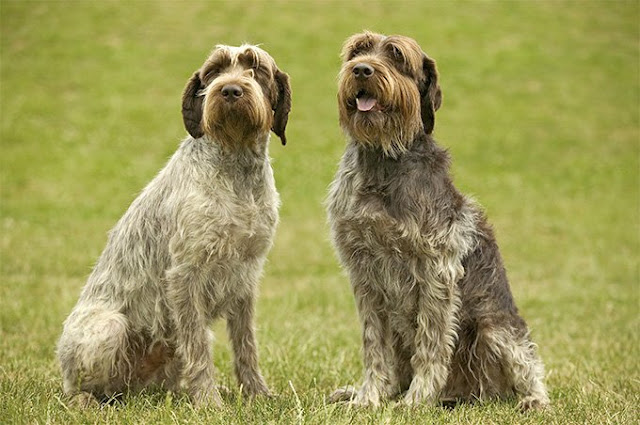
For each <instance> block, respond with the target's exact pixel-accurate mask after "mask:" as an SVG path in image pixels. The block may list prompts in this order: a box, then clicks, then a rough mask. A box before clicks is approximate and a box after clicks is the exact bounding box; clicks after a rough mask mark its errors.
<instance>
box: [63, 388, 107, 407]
mask: <svg viewBox="0 0 640 425" xmlns="http://www.w3.org/2000/svg"><path fill="white" fill-rule="evenodd" d="M69 405H70V406H73V407H79V408H81V409H87V408H90V407H98V406H100V402H99V401H98V399H97V398H95V397H94V396H93V394H90V393H87V392H81V393H79V394H76V395H74V396H73V397H71V399H70V400H69Z"/></svg>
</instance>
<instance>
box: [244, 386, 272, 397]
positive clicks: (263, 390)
mask: <svg viewBox="0 0 640 425" xmlns="http://www.w3.org/2000/svg"><path fill="white" fill-rule="evenodd" d="M242 394H244V395H245V396H247V397H251V398H255V397H266V398H271V397H273V396H274V395H273V393H272V392H271V390H269V387H268V386H267V384H265V383H264V382H259V383H257V384H254V385H251V386H247V387H243V388H242Z"/></svg>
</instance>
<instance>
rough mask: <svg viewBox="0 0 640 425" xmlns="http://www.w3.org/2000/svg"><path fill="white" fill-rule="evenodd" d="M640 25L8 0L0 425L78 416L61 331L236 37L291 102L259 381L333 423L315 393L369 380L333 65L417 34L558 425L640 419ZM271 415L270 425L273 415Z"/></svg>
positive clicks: (482, 7)
mask: <svg viewBox="0 0 640 425" xmlns="http://www.w3.org/2000/svg"><path fill="white" fill-rule="evenodd" d="M639 23H640V11H639V3H638V2H637V1H629V2H624V1H615V2H614V1H580V2H578V1H572V2H556V1H553V2H545V1H539V2H525V1H503V2H475V1H463V2H445V1H415V2H412V1H403V2H391V1H389V2H381V1H306V2H303V1H295V2H294V1H292V2H289V1H237V2H231V1H230V2H204V1H184V2H178V1H175V2H174V1H154V2H151V1H128V2H124V1H122V2H120V1H105V2H89V1H74V2H59V1H6V0H3V1H1V2H0V36H1V39H0V47H1V50H0V72H1V74H0V91H1V99H0V108H1V109H0V125H1V127H0V130H1V133H0V136H1V139H0V142H1V155H0V176H1V181H0V184H1V185H0V195H1V198H0V214H1V216H0V219H1V226H2V227H1V230H0V249H1V252H0V267H1V268H0V273H1V274H0V365H1V366H0V380H1V381H0V390H1V391H0V406H4V407H0V422H2V418H3V417H4V418H5V419H16V418H30V420H29V421H30V422H40V421H42V422H44V421H47V418H51V417H52V418H53V421H54V422H55V421H56V420H63V418H67V416H65V415H68V414H69V413H65V412H66V411H65V409H64V408H63V407H62V404H61V403H58V402H57V401H56V400H57V398H58V397H59V395H60V390H61V388H60V379H59V373H58V368H57V364H56V362H55V356H54V347H55V342H56V340H57V338H58V336H59V334H60V331H61V326H62V321H63V320H64V318H65V317H66V315H67V314H68V313H69V312H70V310H71V308H72V307H73V305H74V303H75V301H76V300H77V296H78V294H79V291H80V289H81V287H82V286H83V284H84V282H85V280H86V277H87V276H88V274H89V272H90V270H91V266H92V264H93V263H94V262H95V260H96V259H97V257H98V255H99V254H100V252H101V251H102V249H103V247H104V244H105V241H106V233H107V231H108V230H109V229H110V228H111V227H112V226H113V225H114V224H115V222H116V221H117V220H118V218H119V217H120V216H121V215H122V214H123V213H124V211H125V210H126V208H127V207H128V205H129V204H130V202H131V201H132V200H133V199H134V198H135V196H136V195H137V193H138V192H139V191H140V190H141V189H142V188H143V187H144V186H145V184H146V183H148V182H149V181H150V180H151V179H152V178H153V176H154V175H155V174H156V173H157V172H158V171H159V170H160V169H161V167H162V166H163V165H164V163H165V162H166V161H167V159H168V158H169V157H170V156H171V155H172V153H173V152H174V151H175V149H176V148H177V146H178V144H179V142H180V140H181V139H182V138H184V137H185V136H186V131H185V130H184V127H183V125H182V118H181V114H180V106H181V105H180V96H181V92H182V89H183V87H184V85H185V83H186V81H187V79H188V78H189V77H190V75H191V73H192V72H193V71H194V70H196V69H197V68H198V67H199V66H200V65H201V64H202V62H203V60H204V59H205V58H206V57H207V56H208V54H209V52H210V51H211V50H212V49H213V47H214V46H215V45H216V44H231V45H239V44H241V43H243V42H248V43H254V44H260V46H261V47H263V48H264V49H265V50H267V51H268V52H269V53H270V54H271V55H272V56H273V57H274V58H275V60H276V61H277V63H278V65H279V67H280V68H281V69H283V70H284V71H286V72H287V73H289V75H290V76H291V83H292V89H293V109H292V112H291V115H290V117H289V127H288V129H287V134H288V140H289V143H288V145H287V146H286V147H282V146H281V145H280V144H279V142H278V139H277V138H276V137H275V136H274V137H273V141H272V143H271V148H270V153H271V155H272V157H273V168H274V170H275V175H276V181H277V186H278V190H279V192H280V194H281V197H282V209H281V221H280V226H279V229H278V233H277V239H276V243H275V245H274V247H273V249H272V251H271V253H270V255H269V262H268V264H267V267H266V269H265V275H264V280H263V283H262V289H261V297H260V300H259V305H258V310H259V313H258V327H259V339H260V343H261V344H260V345H261V353H262V368H263V371H264V372H265V375H266V377H267V379H268V381H269V382H270V383H271V385H272V386H273V387H274V389H275V390H276V392H278V393H281V394H284V395H285V397H284V398H285V400H281V401H280V403H282V405H277V406H280V407H277V408H276V410H277V409H281V411H283V412H285V413H286V412H289V409H293V407H291V406H292V405H291V403H293V401H291V400H292V397H293V396H292V395H291V385H293V386H294V388H296V389H297V394H298V395H299V396H300V400H301V403H302V404H301V406H302V408H303V410H304V412H305V415H306V416H305V417H306V418H308V419H311V421H313V420H317V421H320V422H321V421H322V419H323V418H324V419H326V416H322V415H325V414H326V410H322V409H326V407H323V402H322V400H323V396H324V395H326V394H327V393H328V392H330V391H331V390H332V389H333V388H334V387H336V386H338V385H343V384H347V383H354V382H356V381H358V380H359V379H360V373H361V361H360V337H359V329H360V326H359V323H358V320H357V316H356V313H355V308H354V304H353V299H352V296H351V291H350V286H349V282H348V280H347V278H346V277H345V276H344V274H342V272H341V271H340V268H339V266H338V263H337V261H336V259H335V256H334V254H333V250H332V248H331V244H330V242H329V238H328V226H327V225H326V218H325V212H324V206H323V200H324V199H325V196H326V193H327V186H328V184H329V183H330V181H331V179H332V176H333V173H334V172H335V170H336V165H337V162H338V161H339V158H340V155H341V153H342V151H343V149H344V145H345V141H344V137H343V135H342V133H341V131H340V128H339V126H338V122H337V104H336V75H337V73H338V70H339V67H340V60H339V52H340V48H341V45H342V42H343V41H344V40H345V39H346V38H347V37H348V36H349V35H351V34H353V33H355V32H360V31H362V30H363V29H369V30H372V31H376V32H381V33H385V34H403V35H407V36H410V37H413V38H415V39H416V40H417V41H418V43H419V44H420V45H421V46H422V47H423V49H424V50H425V52H427V54H428V55H429V56H431V57H432V58H434V59H435V60H436V62H437V64H438V69H439V72H440V85H441V87H442V91H443V95H444V101H443V106H442V108H441V109H440V110H439V111H438V113H437V116H436V130H435V138H436V139H437V140H438V141H439V143H440V144H441V145H443V146H445V147H446V148H448V149H449V151H450V153H451V154H452V156H453V167H452V172H453V175H454V177H455V182H456V184H457V186H458V188H459V189H460V190H461V191H463V192H464V193H466V194H469V195H472V196H474V197H475V198H476V199H478V200H479V201H480V203H481V204H482V205H484V207H485V208H486V210H487V213H488V215H489V219H490V221H491V222H492V223H493V225H494V227H495V229H496V233H497V237H498V241H499V244H500V246H501V249H502V253H503V256H504V258H505V263H506V265H507V269H508V272H509V276H510V279H511V282H512V289H513V292H514V294H515V296H516V300H517V302H518V305H519V307H520V309H521V313H522V315H523V316H524V317H525V318H526V319H527V321H528V322H529V324H530V326H531V328H532V332H533V337H534V340H535V341H536V342H537V343H538V344H539V346H540V353H541V355H542V357H543V359H544V360H545V363H546V365H547V375H548V379H547V380H548V385H549V387H550V390H551V395H552V400H553V403H554V404H555V405H556V406H559V408H558V409H556V411H555V413H549V414H548V415H551V416H550V418H556V416H554V415H559V416H557V417H559V418H562V417H563V416H562V415H570V417H572V418H573V419H575V420H576V421H578V422H582V421H588V422H591V421H594V422H601V421H607V420H613V421H614V422H615V421H617V420H623V422H624V421H626V420H629V419H632V420H637V419H638V414H637V412H636V410H637V405H638V402H639V401H640V400H639V395H638V394H639V392H640V391H639V390H640V385H639V373H638V363H637V359H638V354H640V353H639V345H638V325H639V317H638V307H639V306H640V303H639V298H638V289H639V286H638V284H639V270H638V255H639V252H640V250H639V248H640V226H639V225H640V220H639V216H638V213H639V211H640V210H639V206H640V203H639V201H640V199H639V193H640V186H639V184H640V178H639V177H640V174H639V173H640V168H639V159H640V145H639V142H640V138H639V136H640V124H639V121H640V80H639V78H640V77H639V75H640V74H639V71H640V69H639V64H640V50H639V46H640V24H639ZM216 331H217V334H218V339H217V342H216V351H215V361H216V364H217V366H218V367H219V368H220V375H221V378H220V379H221V380H222V381H223V382H226V383H228V384H229V385H232V386H233V385H234V383H233V377H232V372H231V367H230V365H229V359H230V355H229V349H228V347H227V341H226V337H225V330H224V326H223V325H220V324H219V325H216ZM289 381H291V385H290V384H289ZM289 396H291V397H289ZM287 397H288V398H287ZM296 406H298V405H297V404H296ZM132 408H133V407H132ZM501 408H503V407H500V406H498V407H495V409H498V410H499V409H501ZM504 409H507V410H508V407H504ZM505 411H506V410H505ZM269 412H270V411H267V410H265V411H264V412H263V411H258V412H257V413H255V412H254V414H255V415H256V416H255V417H254V419H255V420H256V421H258V422H261V421H274V420H276V421H277V419H274V418H278V416H277V415H276V416H274V414H272V413H269ZM313 412H315V413H313ZM318 412H324V413H318ZM236 413H237V412H236ZM229 414H230V415H231V413H229ZM333 414H334V413H332V415H333ZM49 415H53V416H49ZM115 415H116V416H115V417H116V418H117V417H118V416H117V415H118V413H116V414H115ZM283 415H285V414H284V413H283ZM314 415H315V416H314ZM335 415H336V416H331V418H332V419H334V420H335V421H337V422H340V421H341V420H346V419H345V418H352V417H351V416H348V415H347V414H345V415H347V416H342V413H340V412H338V413H335ZM349 415H350V414H349ZM389 415H391V416H389V417H390V418H392V419H393V421H396V420H399V421H401V420H403V419H402V418H403V417H404V416H402V415H403V414H400V416H398V417H396V416H393V415H396V413H389ZM470 415H471V416H470V417H471V419H470V420H471V421H473V413H470ZM283 417H284V418H289V417H288V416H286V415H285V416H283ZM567 417H568V416H567ZM448 418H449V419H446V418H445V419H446V420H453V419H451V417H448ZM120 419H123V418H121V417H120ZM458 419H459V418H458ZM407 420H410V419H407ZM553 420H555V419H553Z"/></svg>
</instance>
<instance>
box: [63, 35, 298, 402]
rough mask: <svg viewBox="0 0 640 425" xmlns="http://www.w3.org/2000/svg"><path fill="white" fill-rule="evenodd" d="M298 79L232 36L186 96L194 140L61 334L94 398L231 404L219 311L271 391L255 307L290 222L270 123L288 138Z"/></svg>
mask: <svg viewBox="0 0 640 425" xmlns="http://www.w3.org/2000/svg"><path fill="white" fill-rule="evenodd" d="M290 109H291V89H290V85H289V77H288V76H287V75H286V74H285V73H283V72H282V71H280V70H279V69H278V67H277V66H276V63H275V61H274V60H273V59H272V58H271V56H269V55H268V54H267V53H266V52H265V51H264V50H262V49H260V48H258V47H255V46H250V45H242V46H240V47H229V46H218V47H217V48H216V49H215V50H214V51H213V53H212V54H211V56H210V57H209V58H208V59H207V60H206V62H205V63H204V64H203V65H202V67H201V68H200V69H199V70H198V71H196V72H195V73H194V74H193V76H192V77H191V79H190V80H189V82H188V84H187V86H186V88H185V90H184V94H183V98H182V113H183V118H184V123H185V126H186V129H187V131H188V132H189V134H190V137H188V138H187V139H185V140H184V141H183V142H182V144H181V145H180V148H179V149H178V150H177V152H176V153H175V154H174V155H173V157H172V158H171V159H170V161H169V163H168V164H167V165H166V166H165V168H164V169H163V170H162V171H160V173H159V174H158V175H157V176H156V177H155V178H154V179H153V180H152V181H151V183H149V185H148V186H147V187H146V188H145V189H144V190H143V191H142V193H141V194H140V195H139V196H138V197H137V199H136V200H135V201H133V203H132V204H131V206H130V207H129V209H128V210H127V212H126V213H125V214H124V216H123V217H122V218H121V219H120V221H119V222H118V223H117V224H116V226H115V227H114V228H113V229H112V230H111V232H110V234H109V239H108V242H107V246H106V248H105V249H104V251H103V253H102V255H101V256H100V258H99V260H98V262H97V264H96V265H95V268H94V269H93V272H92V273H91V275H90V277H89V279H88V281H87V284H86V286H85V287H84V289H83V291H82V294H81V295H80V299H79V301H78V303H77V305H76V306H75V308H74V309H73V311H72V312H71V314H70V315H69V317H68V318H67V320H66V321H65V324H64V331H63V333H62V336H61V338H60V341H59V343H58V351H57V353H58V357H59V360H60V365H61V367H62V376H63V383H64V392H65V393H66V394H67V395H69V396H72V397H74V398H75V400H76V401H78V402H79V403H82V404H86V403H88V402H91V401H92V400H95V399H96V398H97V399H104V398H109V397H113V396H114V395H117V394H119V393H122V392H124V391H127V390H129V389H134V390H135V389H140V388H143V387H145V386H148V385H161V386H164V387H165V388H167V389H170V390H173V391H178V390H184V391H186V392H187V394H189V396H190V397H191V398H192V400H193V401H194V403H196V404H197V405H202V404H213V405H219V404H220V403H221V399H220V395H219V392H218V389H217V387H216V385H215V381H214V366H213V363H212V333H211V331H210V329H209V326H210V324H211V322H212V321H213V320H214V319H216V318H220V317H225V318H226V319H227V326H228V331H229V332H228V333H229V336H230V339H231V343H232V346H233V351H234V358H235V373H236V376H237V378H238V381H239V383H240V384H241V385H242V389H243V391H244V393H246V394H249V395H258V394H268V393H269V389H268V387H267V385H266V383H265V381H264V379H263V377H262V375H261V373H260V370H259V368H258V353H257V344H256V338H255V333H254V324H253V320H254V305H255V297H256V294H257V286H258V281H259V278H260V275H261V273H262V268H263V265H264V262H265V259H266V256H267V252H268V251H269V248H270V247H271V244H272V241H273V236H274V232H275V229H276V225H277V222H278V206H279V197H278V193H277V192H276V188H275V184H274V178H273V172H272V169H271V164H270V162H269V156H268V151H267V144H268V140H269V133H270V129H272V130H273V131H274V132H275V133H276V134H277V135H278V136H279V137H280V138H281V139H282V143H283V144H284V143H285V142H286V139H285V127H286V124H287V119H288V114H289V111H290Z"/></svg>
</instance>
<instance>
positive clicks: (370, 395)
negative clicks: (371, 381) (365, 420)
mask: <svg viewBox="0 0 640 425" xmlns="http://www.w3.org/2000/svg"><path fill="white" fill-rule="evenodd" d="M380 398H381V397H380V392H379V391H377V390H376V389H375V388H371V387H362V388H360V391H358V392H357V393H356V395H355V397H353V398H352V399H351V400H350V401H349V405H350V406H353V407H378V406H380V401H381V400H380Z"/></svg>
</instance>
